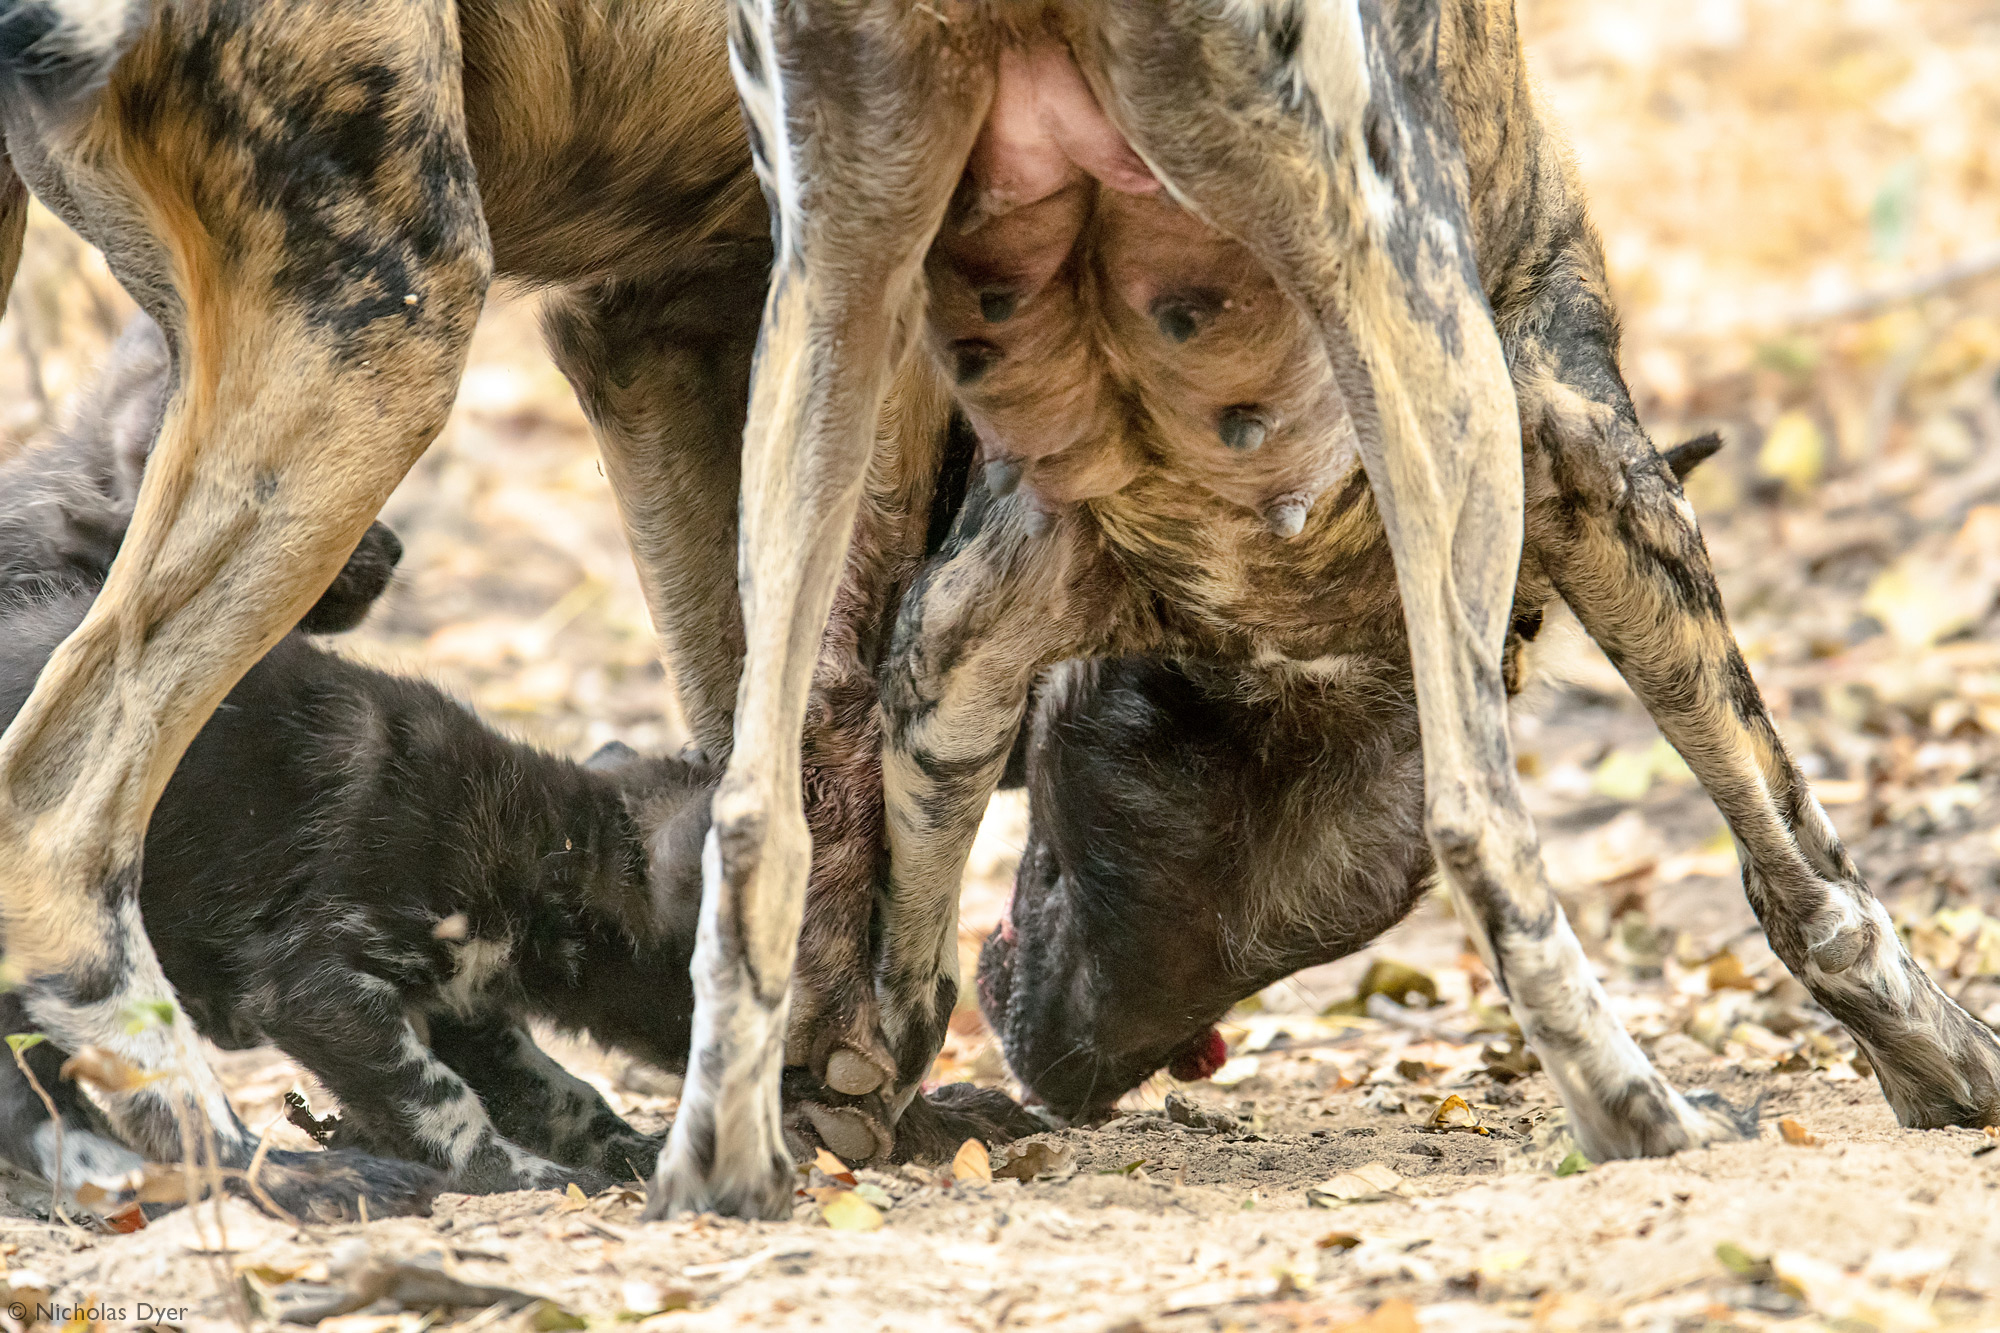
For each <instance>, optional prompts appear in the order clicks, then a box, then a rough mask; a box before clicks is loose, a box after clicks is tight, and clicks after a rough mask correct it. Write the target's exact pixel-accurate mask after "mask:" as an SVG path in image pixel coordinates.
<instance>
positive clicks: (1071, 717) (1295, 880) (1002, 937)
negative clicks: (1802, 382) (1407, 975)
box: [978, 435, 1721, 1121]
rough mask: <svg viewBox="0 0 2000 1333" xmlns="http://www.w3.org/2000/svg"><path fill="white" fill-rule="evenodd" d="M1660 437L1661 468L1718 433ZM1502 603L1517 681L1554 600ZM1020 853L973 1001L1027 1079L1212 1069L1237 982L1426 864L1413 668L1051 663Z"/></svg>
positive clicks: (1077, 1097)
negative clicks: (1668, 441) (1674, 440)
mask: <svg viewBox="0 0 2000 1333" xmlns="http://www.w3.org/2000/svg"><path fill="white" fill-rule="evenodd" d="M1720 443H1721V441H1720V439H1719V438H1718V437H1716V436H1713V435H1707V436H1703V437H1701V438H1699V439H1695V440H1690V441H1688V442H1687V443H1686V444H1682V445H1679V446H1677V447H1675V448H1673V449H1670V450H1668V451H1667V453H1666V460H1667V464H1668V466H1669V467H1670V468H1671V469H1672V470H1673V473H1674V476H1675V478H1676V479H1684V478H1685V477H1686V476H1687V474H1688V472H1689V471H1690V470H1691V469H1692V468H1693V467H1694V466H1695V465H1696V464H1698V463H1700V462H1701V461H1702V460H1703V459H1705V458H1707V457H1708V456H1709V455H1710V454H1712V453H1714V452H1715V450H1716V449H1717V448H1718V447H1719V446H1720ZM1560 614H1562V610H1561V606H1560V603H1551V604H1547V605H1536V604H1534V603H1532V602H1531V601H1529V600H1527V599H1524V600H1523V601H1521V602H1519V603H1517V605H1516V612H1515V616H1514V621H1513V625H1512V629H1511V632H1510V634H1509V636H1508V655H1507V678H1508V690H1509V693H1510V694H1512V693H1515V692H1517V691H1518V690H1519V688H1520V687H1521V684H1522V683H1523V682H1524V680H1526V679H1528V678H1531V677H1532V675H1533V674H1534V672H1533V668H1532V666H1531V665H1529V663H1528V660H1527V659H1529V658H1531V656H1532V654H1533V652H1534V650H1535V648H1537V647H1538V646H1539V644H1540V643H1545V642H1546V639H1545V638H1543V636H1542V631H1543V628H1544V619H1545V617H1546V616H1551V615H1560ZM1025 739H1026V747H1025V749H1026V763H1025V767H1026V774H1027V781H1028V787H1029V812H1030V814H1029V824H1028V839H1027V846H1026V848H1025V850H1024V851H1023V852H1022V855H1021V864H1020V869H1019V871H1018V873H1017V875H1016V878H1015V886H1014V896H1013V899H1012V901H1011V902H1010V904H1009V907H1008V911H1007V914H1006V917H1005V919H1004V920H1003V922H1002V924H1001V927H1000V929H998V930H996V931H995V932H994V933H993V934H992V935H991V936H989V937H988V938H987V941H986V944H985V946H984V948H982V949H981V951H980V957H979V972H978V990H979V1003H980V1007H981V1008H982V1009H983V1010H984V1011H985V1014H986V1018H987V1022H988V1024H989V1025H990V1026H991V1027H992V1029H993V1031H994V1032H995V1033H996V1034H998V1036H999V1038H1000V1041H1001V1045H1002V1047H1003V1048H1004V1050H1005V1052H1006V1056H1007V1064H1008V1067H1009V1068H1010V1069H1012V1070H1013V1071H1014V1074H1015V1076H1016V1077H1018V1078H1019V1079H1020V1080H1021V1082H1022V1083H1023V1084H1024V1085H1026V1087H1027V1089H1028V1090H1029V1092H1030V1094H1031V1095H1032V1096H1033V1097H1034V1098H1035V1099H1036V1100H1038V1101H1040V1102H1042V1103H1044V1104H1046V1105H1047V1106H1048V1107H1049V1108H1050V1109H1052V1110H1054V1111H1055V1112H1057V1113H1058V1114H1060V1115H1062V1116H1063V1117H1065V1118H1068V1119H1074V1120H1085V1121H1087V1120H1091V1119H1094V1118H1096V1117H1098V1116H1099V1115H1101V1114H1103V1113H1104V1112H1105V1111H1107V1110H1109V1108H1110V1107H1111V1105H1112V1103H1113V1102H1115V1101H1116V1100H1117V1099H1118V1098H1119V1097H1120V1096H1121V1095H1123V1094H1124V1093H1125V1092H1127V1091H1128V1090H1130V1089H1131V1088H1134V1087H1136V1086H1138V1085H1139V1083H1141V1082H1142V1081H1144V1080H1145V1078H1146V1077H1147V1076H1148V1075H1150V1074H1152V1073H1153V1071H1155V1070H1157V1069H1159V1068H1161V1067H1162V1066H1169V1065H1170V1066H1171V1068H1172V1071H1173V1073H1174V1075H1175V1076H1176V1077H1178V1078H1183V1079H1194V1078H1204V1077H1206V1076H1207V1075H1209V1074H1211V1073H1213V1072H1215V1069H1216V1067H1217V1066H1218V1065H1219V1064H1220V1063H1221V1058H1220V1050H1221V1039H1220V1037H1218V1036H1217V1035H1216V1034H1215V1031H1214V1029H1213V1028H1212V1027H1211V1026H1210V1025H1211V1024H1213V1023H1214V1022H1215V1021H1216V1020H1217V1019H1219V1018H1221V1017H1222V1015H1223V1014H1224V1013H1225V1012H1226V1011H1227V1010H1228V1009H1229V1007H1230V1006H1231V1005H1233V1004H1235V1003H1236V1002H1237V1001H1238V1000H1240V999H1242V998H1243V997H1244V996H1246V995H1252V994H1255V993H1256V992H1257V991H1259V990H1261V989H1263V988H1264V987H1265V986H1268V985H1270V984H1271V983H1272V982H1275V981H1277V980H1279V979H1281V978H1283V977H1287V976H1290V975H1291V974H1292V973H1294V972H1297V971H1299V970H1300V969H1302V968H1307V967H1313V966H1316V965H1318V964H1320V963H1325V962H1330V961H1332V960H1333V959H1335V958H1341V957H1344V956H1346V955H1347V954H1350V953H1353V952H1354V951H1355V950H1357V949H1361V948H1364V947H1366V946H1367V945H1368V944H1369V943H1370V942H1371V941H1373V940H1374V939H1375V938H1376V937H1377V936H1378V935H1380V934H1381V933H1382V932H1383V931H1385V930H1387V929H1388V928H1389V927H1390V926H1393V925H1394V924H1396V922H1398V921H1400V920H1401V919H1402V918H1403V917H1404V915H1405V914H1407V913H1408V912H1409V910H1410V909H1411V908H1412V907H1413V906H1415V905H1416V902H1417V900H1418V898H1419V897H1420V896H1421V895H1422V893H1423V891H1424V889H1425V888H1426V887H1427V886H1428V885H1429V884H1430V883H1431V882H1432V880H1433V879H1434V878H1435V862H1434V861H1433V859H1432V857H1431V851H1430V848H1429V846H1428V845H1427V844H1426V842H1425V840H1424V838H1423V782H1424V774H1423V756H1422V753H1421V751H1420V748H1419V745H1418V735H1417V707H1416V699H1415V697H1414V696H1413V694H1412V692H1411V689H1410V683H1409V680H1408V678H1407V676H1400V675H1398V674H1397V673H1396V672H1394V671H1391V670H1387V669H1384V668H1383V667H1382V666H1381V665H1380V664H1379V663H1367V662H1354V663H1348V664H1344V667H1343V669H1342V670H1339V671H1338V672H1320V673H1312V674H1308V673H1303V672H1286V671H1283V670H1272V671H1266V672H1250V671H1244V670H1242V669H1240V668H1228V667H1220V666H1214V665H1208V666H1203V665H1199V664H1188V663H1174V662H1167V661H1162V660H1160V659H1157V658H1121V659H1118V660H1113V661H1077V662H1066V663H1064V664H1063V665H1061V666H1059V667H1057V668H1055V669H1054V670H1053V671H1052V672H1050V673H1049V675H1048V676H1047V677H1045V678H1044V680H1043V682H1042V684H1041V686H1040V688H1039V689H1038V690H1037V691H1036V702H1035V709H1034V713H1033V716H1032V720H1031V722H1030V726H1029V730H1028V732H1027V735H1026V738H1025Z"/></svg>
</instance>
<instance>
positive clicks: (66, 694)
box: [0, 0, 489, 1206]
mask: <svg viewBox="0 0 2000 1333" xmlns="http://www.w3.org/2000/svg"><path fill="white" fill-rule="evenodd" d="M147 13H148V15H149V17H147V18H146V19H145V25H146V26H145V27H144V29H143V31H142V32H141V33H140V35H139V36H138V38H137V41H136V44H135V45H134V46H133V47H132V49H131V50H129V51H128V52H126V54H125V55H124V57H123V59H122V60H121V61H119V63H118V65H117V67H116V69H115V71H114V72H113V73H112V75H111V78H110V81H109V83H108V84H107V85H106V86H105V87H104V89H103V90H102V91H101V93H99V94H97V95H96V97H95V99H94V101H93V102H92V104H91V105H90V106H89V107H88V108H86V109H85V111H84V112H83V113H80V118H79V119H78V120H76V121H75V123H73V124H65V126H64V128H62V129H61V130H60V132H58V131H57V130H55V129H51V130H49V131H48V133H49V136H50V137H49V138H48V140H47V141H46V142H43V143H41V144H39V145H38V148H39V149H40V150H41V151H40V152H39V153H38V154H37V156H36V166H35V169H34V171H33V172H30V176H31V179H32V180H33V183H35V184H36V185H37V187H38V188H47V189H48V190H49V191H50V197H51V198H52V199H54V200H55V201H56V202H57V203H58V204H59V205H61V206H63V207H64V208H65V209H66V210H67V215H68V216H69V218H70V220H71V221H72V222H74V223H75V224H77V225H78V226H79V227H80V228H81V229H82V230H83V231H84V232H85V233H86V234H87V235H88V236H90V237H91V238H92V239H93V240H95V241H97V242H99V243H100V244H101V245H102V246H103V248H104V250H105V252H106V254H107V256H108V257H109V259H110V262H111V264H112V266H113V268H114V270H115V271H116V272H117V273H118V274H119V276H120V278H121V279H122V280H123V281H124V282H125V284H126V285H127V286H128V287H129V288H130V289H131V290H132V291H133V292H134V294H135V295H136V296H137V297H138V298H139V300H140V302H141V304H142V305H144V306H145V307H146V308H148V310H149V311H151V312H152V313H153V314H154V316H155V317H156V318H157V319H159V321H160V322H161V324H162V326H163V327H164V328H165V329H166V330H167V331H168V341H169V343H170V344H171V345H172V346H173V348H174V350H175V356H176V362H177V370H178V373H177V375H176V377H175V392H174V396H173V398H172V400H171V402H170V404H169V406H168V409H167V412H166V416H165V419H164V422H163V424H162V427H161V432H160V442H159V445H158V447H157V449H156V450H155V451H154V453H153V456H152V458H151V460H150V462H149V464H148V467H147V470H146V476H145V483H144V486H143V488H142V490H141V493H140V498H139V502H138V507H137V511H136V514H135V517H134V520H133V525H132V528H131V531H130V533H129V534H128V536H127V537H126V540H125V545H124V548H123V550H122V553H121V555H120V557H119V559H118V561H117V562H116V564H115V565H114V566H113V569H112V571H111V576H110V579H109V581H108V582H107V583H106V585H105V588H104V591H103V593H102V595H101V596H100V597H99V598H98V599H97V601H96V603H95V604H94V605H93V607H92V608H91V611H90V614H89V616H88V617H87V618H86V619H85V620H84V622H83V623H82V625H81V626H80V627H79V628H78V629H77V630H76V632H75V633H74V634H73V635H72V636H71V637H70V639H69V640H68V641H67V642H66V643H65V644H64V645H63V646H62V648H61V649H60V650H59V651H58V652H57V653H56V654H55V656H54V657H53V659H52V660H51V661H50V662H49V664H48V666H47V668H46V669H45V670H44V671H43V672H42V674H41V677H40V680H39V682H38V684H37V685H36V688H35V691H34V694H33V696H32V697H31V698H30V699H29V700H28V702H27V704H26V705H25V706H24V707H23V708H22V709H21V711H20V713H19V715H18V716H17V717H16V718H15V719H14V721H13V723H12V725H11V726H10V727H9V728H8V730H7V732H6V735H5V737H4V738H0V886H4V891H0V922H4V928H5V938H6V942H7V955H8V957H7V961H8V963H9V965H10V967H11V968H12V969H13V970H14V972H15V973H16V974H17V975H18V976H20V977H22V978H23V995H24V997H25V1000H26V1003H27V1008H28V1011H29V1013H30V1014H31V1015H32V1016H33V1018H34V1020H35V1023H36V1026H37V1028H38V1029H39V1030H45V1031H47V1032H48V1033H49V1034H50V1036H51V1037H52V1038H53V1039H54V1040H56V1041H57V1042H58V1043H59V1044H60V1045H63V1046H65V1047H68V1048H71V1049H76V1048H79V1047H81V1046H84V1045H97V1046H100V1047H105V1048H108V1049H110V1050H112V1051H114V1052H116V1053H117V1054H118V1055H120V1056H122V1057H123V1058H124V1059H125V1060H127V1061H129V1062H130V1063H131V1064H133V1065H135V1066H136V1067H137V1068H138V1069H139V1070H141V1071H143V1072H144V1073H146V1074H148V1075H152V1076H156V1077H154V1078H153V1079H152V1081H149V1082H145V1083H144V1084H143V1085H142V1086H139V1087H136V1088H134V1089H132V1090H130V1091H126V1092H122V1093H117V1094H113V1095H111V1097H110V1098H109V1103H110V1112H111V1115H112V1119H113V1121H114V1123H115V1124H116V1125H117V1127H118V1129H119V1132H120V1133H121V1134H122V1135H123V1136H124V1137H125V1138H126V1139H127V1140H128V1141H130V1142H131V1143H132V1145H133V1146H134V1147H135V1148H137V1149H138V1150H139V1151H140V1152H142V1153H143V1154H144V1155H146V1156H147V1157H149V1158H153V1159H173V1158H178V1157H180V1156H181V1154H182V1151H183V1144H184V1142H193V1143H195V1144H197V1145H200V1144H202V1143H204V1142H205V1140H206V1133H207V1127H212V1128H213V1131H214V1134H215V1136H216V1138H217V1140H218V1147H219V1149H220V1152H221V1156H222V1159H223V1161H224V1163H225V1164H226V1165H231V1166H242V1165H245V1164H247V1162H248V1160H249V1158H250V1156H251V1154H252V1152H253V1151H254V1149H255V1146H256V1140H255V1138H254V1136H252V1135H251V1134H249V1133H248V1132H247V1131H246V1130H245V1129H244V1128H243V1126H242V1125H241V1123H240V1122H239V1121H238V1120H237V1118H236V1116H235V1115H234V1113H233V1112H232V1111H231V1110H230V1108H229V1104H228V1101H227V1100H226V1098H225V1097H224V1096H223V1094H222V1090H221V1088H220V1086H219V1084H218V1083H217V1081H216V1079H215V1077H214V1075H213V1074H212V1072H211V1071H210V1070H209V1068H208V1065H207V1062H206V1061H205V1059H204V1058H203V1057H202V1055H201V1053H200V1050H199V1048H198V1047H197V1046H196V1044H195V1043H194V1041H193V1034H192V1032H191V1031H190V1029H189V1027H188V1024H187V1022H186V1021H185V1019H184V1018H182V1017H180V1016H179V1015H178V1012H177V1010H174V1009H173V1008H171V1007H170V1006H169V1005H167V1004H165V1003H163V1002H168V1001H171V999H172V995H173V991H172V988H171V987H170V986H169V985H168V983H167V980H166V978H165V976H164V975H163V974H162V973H161V970H160V968H159V965H158V962H157V960H156V958H155V957H154V953H153V950H152V947H151V945H150V944H149V943H148V942H147V940H146V937H145V933H144V930H143V928H142V924H141V920H140V916H139V910H138V903H137V886H138V881H139V874H140V852H141V848H142V846H143V839H144V834H145V828H146V821H147V817H148V815H149V813H150V811H151V809H152V807H153V804H154V802H155V800H156V799H157V798H158V795H159V792H160V790H161V788H162V787H163V786H164V785H165V784H166V781H167V779H168V777H169V776H170V775H171V774H172V772H173V770H174V766H175V764H176V762H177V761H178V759H179V757H180V755H181V753H182V751H183V750H184V748H185V747H186V745H187V743H188V741H189V739H190V738H191V737H192V736H193V735H194V734H195V732H196V731H197V730H198V729H199V728H200V726H201V724H202V722H203V720H204V719H206V718H207V716H208V715H209V712H210V711H211V710H212V709H213V708H214V706H215V704H216V703H217V701H218V700H220V699H221V698H222V697H223V695H224V694H225V693H226V692H227V691H228V689H229V688H230V686H231V685H232V684H234V682H235V681H236V680H237V679H238V678H239V677H240V676H241V675H242V673H243V672H244V671H245V670H246V669H247V668H248V666H249V665H250V664H251V663H253V662H255V661H256V660H257V658H258V657H259V656H260V655H262V654H263V653H264V651H265V650H266V649H268V648H269V647H270V646H271V645H272V644H273V643H275V642H276V641H277V640H278V639H279V638H280V637H281V636H282V635H283V634H284V633H285V632H286V631H287V630H289V629H290V628H291V627H292V626H293V625H294V624H296V623H297V622H298V620H299V617H300V616H301V615H302V614H304V612H305V611H306V609H307V608H308V607H309V606H311V605H312V604H313V601H314V599H316V598H317V597H318V596H319V595H320V593H321V591H322V590H323V589H325V588H326V587H327V585H328V584H329V583H330V582H331V580H332V579H333V576H334V574H335V572H336V571H337V570H338V569H339V568H340V566H341V563H342V561H343V560H345V559H346V558H347V555H348V553H349V552H351V551H352V550H354V548H355V545H356V543H357V542H358V541H359V540H360V539H361V536H362V534H363V532H364V530H365V529H366V528H367V526H368V523H369V520H370V519H371V518H372V517H373V516H374V514H375V511H376V510H377V509H378V508H379V507H380V505H381V503H382V501H383V499H384V498H385V497H386V496H387V495H388V493H389V491H390V490H391V488H392V487H393V486H394V485H395V483H396V481H397V479H398V478H400V477H401V476H402V474H403V472H404V471H405V469H406V468H408V466H409V465H410V463H411V461H412V460H413V459H414V458H415V457H416V456H417V454H418V453H420V452H421V451H422V449H423V447H424V446H425V445H426V444H427V443H428V442H429V441H430V439H431V437H432V435H434V434H435V433H436V431H437V428H438V426H439V425H440V424H441V423H442V421H443V420H444V417H445V414H446V412H447V411H448V410H449V408H450V404H451V400H452V396H453V392H454V389H455V386H456V384H457V378H458V372H459V369H460V367H461V365H462V363H463V359H464V354H465V345H466V340H467V339H468V337H469V336H470V334H471V331H472V325H473V321H474V319H475V318H476V316H477V313H478V308H479V304H480V301H481V299H482V295H483V292H484V289H485V285H486V281H487V277H488V271H489V262H488V257H487V246H486V238H485V230H484V224H483V222H482V220H481V216H480V212H479V206H478V196H477V192H476V189H475V187H474V182H473V172H472V165H471V161H470V157H469V155H468V153H467V151H466V147H465V143H464V133H463V123H462V121H463V118H462V112H461V109H460V105H459V101H458V77H457V64H458V46H457V41H458V39H457V33H456V30H455V28H454V27H453V26H452V23H451V18H450V11H449V9H448V8H440V7H438V6H436V5H432V4H429V3H423V2H422V0H384V3H379V4H370V5H349V4H345V3H338V2H337V0H273V2H272V3H267V4H259V5H252V6H242V5H235V4H226V3H221V0H214V2H213V3H211V2H209V0H191V2H190V3H185V4H181V3H176V4H173V5H167V6H154V7H152V8H151V9H150V10H148V11H147ZM10 123H15V124H18V123H20V122H10ZM34 123H36V124H41V123H42V122H41V121H39V120H37V121H35V122H34ZM51 123H53V122H51ZM22 160H23V157H22V155H18V154H17V157H16V164H17V166H18V165H20V164H21V162H22ZM168 1014H171V1015H172V1016H171V1018H169V1019H168V1021H164V1022H161V1021H157V1020H158V1019H159V1018H160V1017H161V1016H162V1015H168ZM160 1076H164V1077H160ZM349 1165H351V1163H350V1164H349ZM320 1168H324V1169H326V1170H328V1171H331V1172H335V1173H336V1175H338V1177H339V1178H338V1179H333V1178H331V1177H330V1178H329V1186H328V1187H329V1188H331V1189H335V1190H337V1191H338V1192H339V1193H341V1194H343V1195H344V1194H346V1192H347V1190H348V1188H349V1186H350V1185H351V1184H352V1182H353V1176H352V1175H351V1174H349V1173H348V1171H347V1168H346V1167H344V1166H343V1165H342V1163H341V1162H339V1161H336V1160H335V1159H332V1158H331V1157H328V1156H327V1155H324V1154H314V1155H311V1157H310V1158H309V1159H308V1162H307V1165H306V1166H304V1167H301V1166H298V1165H296V1164H291V1163H284V1162H275V1161H274V1162H271V1163H267V1168H266V1177H265V1181H266V1184H267V1186H268V1187H270V1188H271V1190H272V1192H273V1194H274V1195H278V1196H282V1197H284V1198H293V1199H297V1198H298V1196H297V1195H292V1194H290V1193H289V1192H288V1191H289V1190H290V1189H291V1187H292V1186H293V1185H296V1186H297V1187H298V1188H299V1189H301V1190H303V1191H304V1192H305V1194H306V1195H310V1194H311V1193H312V1192H313V1190H314V1189H315V1188H316V1187H315V1185H314V1183H313V1180H312V1178H311V1174H310V1171H311V1170H314V1169H320ZM336 1169H337V1170H336ZM299 1170H305V1171H306V1172H307V1174H306V1175H304V1176H299V1177H296V1178H294V1176H293V1174H292V1173H294V1172H295V1171H299ZM394 1173H395V1174H396V1176H397V1178H398V1180H400V1181H402V1182H403V1183H405V1184H406V1183H407V1182H408V1179H409V1173H408V1171H407V1170H405V1169H404V1168H401V1167H396V1168H394ZM397 1188H399V1189H400V1188H402V1186H401V1185H398V1186H397ZM288 1206H290V1205H288Z"/></svg>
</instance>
